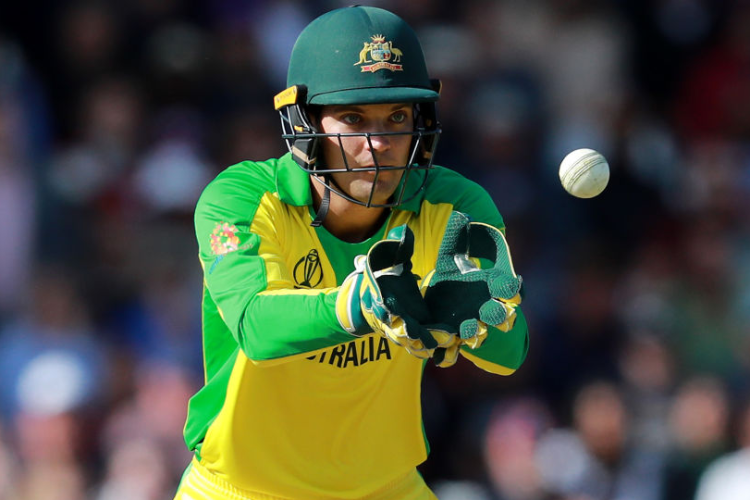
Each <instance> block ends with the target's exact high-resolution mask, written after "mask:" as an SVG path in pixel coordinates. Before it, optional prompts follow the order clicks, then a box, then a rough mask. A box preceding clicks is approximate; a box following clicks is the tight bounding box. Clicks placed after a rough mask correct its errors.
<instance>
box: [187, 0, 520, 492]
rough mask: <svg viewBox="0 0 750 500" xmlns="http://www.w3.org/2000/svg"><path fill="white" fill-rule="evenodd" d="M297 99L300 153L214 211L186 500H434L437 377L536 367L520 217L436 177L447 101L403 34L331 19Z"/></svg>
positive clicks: (284, 106) (221, 191)
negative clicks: (467, 370) (432, 394)
mask: <svg viewBox="0 0 750 500" xmlns="http://www.w3.org/2000/svg"><path fill="white" fill-rule="evenodd" d="M287 83H288V88H287V89H286V90H284V91H283V92H281V93H279V94H278V95H277V96H276V98H275V107H276V109H277V110H278V111H279V113H280V117H281V124H282V131H283V133H282V137H283V139H284V141H285V142H286V144H287V146H288V149H289V153H288V154H286V155H284V156H282V157H281V158H278V159H269V160H265V161H243V162H241V163H238V164H236V165H233V166H231V167H229V168H227V169H226V170H224V171H223V172H222V173H220V174H219V175H218V176H217V177H216V179H215V180H214V181H213V182H211V183H210V184H209V185H208V186H207V187H206V189H205V191H204V192H203V194H202V196H201V198H200V200H199V202H198V204H197V207H196V211H195V230H196V236H197V239H198V244H199V247H200V261H201V264H202V266H203V271H204V293H203V304H202V307H203V319H202V321H203V349H204V370H205V385H204V386H203V387H202V388H201V389H200V390H199V391H198V392H197V393H196V394H195V395H194V396H193V397H192V398H191V399H190V402H189V406H188V416H187V421H186V424H185V429H184V434H185V441H186V443H187V445H188V447H189V448H190V449H191V450H192V451H193V452H194V453H195V458H194V459H193V460H192V463H191V464H190V465H189V467H188V469H187V470H186V472H185V475H184V476H183V479H182V481H181V484H180V486H179V489H178V491H177V494H176V497H175V498H176V500H225V499H227V500H228V499H232V500H249V499H252V500H282V499H283V500H290V499H295V500H315V499H365V498H366V499H371V500H376V499H377V500H391V499H393V500H395V499H399V500H401V499H414V500H418V499H424V500H427V499H434V498H435V495H434V494H433V493H432V492H431V491H430V489H429V488H428V487H427V485H426V484H425V482H424V481H423V480H422V478H421V476H420V475H419V473H418V472H417V469H416V467H417V466H418V465H419V464H420V463H422V462H423V461H424V460H426V458H427V455H428V452H429V447H428V444H427V439H426V436H425V435H424V431H423V425H422V414H421V412H422V409H421V406H420V385H421V379H422V373H423V370H424V367H425V364H426V363H435V364H437V365H438V366H441V367H445V368H446V369H449V367H450V366H451V365H453V364H454V363H455V362H456V360H457V358H458V357H459V356H463V357H465V358H467V359H468V360H470V361H471V362H472V363H474V364H475V365H476V366H477V367H478V368H480V369H483V370H487V371H489V372H492V373H496V374H500V375H509V374H511V373H513V372H514V371H515V370H516V369H517V368H518V367H519V366H520V364H521V363H522V362H523V360H524V358H525V356H526V351H527V347H528V332H527V326H526V321H525V319H524V316H523V314H522V312H521V309H520V308H519V304H520V301H521V298H520V296H521V295H520V292H521V287H522V286H521V285H522V283H521V277H520V276H519V275H517V274H516V272H515V270H514V268H513V263H512V260H511V256H510V251H509V249H508V246H507V243H506V240H505V236H504V231H505V228H504V225H503V219H502V217H501V216H500V213H499V212H498V210H497V208H496V207H495V205H494V204H493V202H492V200H491V198H490V196H489V195H488V193H487V192H486V191H485V190H484V189H483V188H482V187H480V186H479V185H478V184H476V183H474V182H472V181H469V180H468V179H466V178H464V177H462V176H461V175H460V174H458V173H456V172H454V171H452V170H449V169H447V168H444V167H440V166H437V165H433V155H434V153H435V148H436V146H437V142H438V137H439V135H440V125H439V122H438V120H437V114H436V102H437V100H438V96H439V84H438V83H437V82H435V81H432V80H430V78H429V77H428V74H427V69H426V65H425V61H424V56H423V53H422V48H421V46H420V43H419V41H418V39H417V37H416V35H415V33H414V31H413V30H412V29H411V28H410V27H409V26H408V25H407V24H406V23H405V22H404V21H403V20H402V19H401V18H399V17H397V16H396V15H394V14H392V13H391V12H388V11H386V10H382V9H378V8H373V7H362V6H354V7H347V8H342V9H337V10H334V11H331V12H328V13H327V14H324V15H322V16H321V17H319V18H317V19H315V20H314V21H313V22H312V23H310V25H308V26H307V27H306V28H305V29H304V31H303V32H302V33H301V34H300V36H299V38H298V40H297V42H296V44H295V46H294V49H293V51H292V55H291V60H290V63H289V72H288V82H287Z"/></svg>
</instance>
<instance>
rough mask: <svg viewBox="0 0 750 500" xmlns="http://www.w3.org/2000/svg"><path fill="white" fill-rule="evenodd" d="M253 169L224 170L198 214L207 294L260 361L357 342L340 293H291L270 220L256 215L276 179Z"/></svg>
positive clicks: (247, 350) (250, 355)
mask: <svg viewBox="0 0 750 500" xmlns="http://www.w3.org/2000/svg"><path fill="white" fill-rule="evenodd" d="M251 166H256V167H258V165H256V164H249V165H242V164H241V165H240V166H235V167H230V169H228V170H227V171H225V172H224V173H222V174H221V175H220V176H219V177H218V178H217V179H216V180H214V181H213V182H212V183H211V184H209V186H208V187H207V188H206V189H205V191H204V193H203V194H202V196H201V198H200V199H199V201H198V204H197V206H196V210H195V230H196V237H197V240H198V246H199V255H200V260H201V265H202V267H203V271H204V286H205V293H206V294H208V296H209V297H208V299H210V301H211V302H212V303H213V304H214V305H215V310H216V313H217V314H218V315H220V316H221V319H222V320H223V323H224V324H225V325H226V327H227V329H228V330H229V332H230V333H231V335H232V337H234V339H235V340H236V341H237V343H238V344H239V346H240V347H241V348H242V350H243V351H244V353H245V354H246V355H247V357H248V358H249V359H250V360H252V361H255V362H270V361H274V360H276V361H279V360H282V361H283V360H288V359H291V357H294V356H297V355H309V353H311V352H313V351H316V350H319V349H323V348H326V347H330V346H333V345H337V344H339V343H342V342H347V341H350V340H352V337H351V336H350V335H349V334H348V333H346V332H345V331H344V330H343V328H341V327H340V325H339V323H338V321H337V320H336V316H335V308H334V305H335V300H336V297H337V294H338V288H323V289H315V290H307V289H304V290H303V289H295V288H294V284H293V282H292V280H291V279H290V274H289V270H288V269H287V266H286V264H285V261H284V258H283V252H282V248H281V242H280V240H279V238H278V236H277V234H276V231H275V227H274V225H273V221H272V220H269V219H268V217H266V216H265V215H264V214H263V213H259V211H260V212H262V208H261V204H262V200H263V198H264V197H266V196H268V195H269V192H271V191H272V190H273V186H274V183H273V179H272V178H266V177H263V176H261V175H260V174H259V173H257V172H255V171H254V170H251V168H250V167H251ZM242 167H244V168H242ZM250 174H252V175H250ZM268 175H269V176H270V173H269V174H268ZM205 300H206V299H204V301H205ZM206 314H207V312H206V308H205V307H204V316H205V315H206ZM209 314H210V312H209ZM204 323H205V321H204Z"/></svg>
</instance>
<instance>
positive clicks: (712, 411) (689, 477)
mask: <svg viewBox="0 0 750 500" xmlns="http://www.w3.org/2000/svg"><path fill="white" fill-rule="evenodd" d="M727 396H728V395H727V393H726V390H725V388H724V387H723V384H722V383H721V381H720V380H719V379H717V378H714V377H708V376H705V377H703V376H702V377H693V378H690V379H688V380H685V381H684V382H683V383H682V384H681V385H680V387H679V388H678V391H677V394H675V396H674V400H673V402H672V407H671V409H670V414H669V419H668V422H669V428H670V430H671V431H672V435H671V442H672V445H671V447H670V450H669V453H668V456H667V459H666V462H665V466H664V490H663V494H662V496H661V499H662V500H685V499H686V498H688V499H691V498H694V496H695V492H696V487H697V484H698V479H699V478H700V476H701V474H702V473H703V471H704V469H705V468H706V466H707V465H708V464H709V463H711V462H712V461H713V460H714V459H716V458H717V457H719V456H721V455H722V454H724V453H726V452H727V451H728V448H729V436H728V431H729V429H728V422H729V420H728V419H729V406H728V400H727Z"/></svg>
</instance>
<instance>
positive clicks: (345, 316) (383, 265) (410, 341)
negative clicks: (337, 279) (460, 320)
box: [336, 225, 454, 359]
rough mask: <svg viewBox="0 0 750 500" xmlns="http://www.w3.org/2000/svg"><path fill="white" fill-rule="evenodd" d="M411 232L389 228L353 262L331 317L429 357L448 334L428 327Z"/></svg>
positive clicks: (355, 330) (445, 343)
mask: <svg viewBox="0 0 750 500" xmlns="http://www.w3.org/2000/svg"><path fill="white" fill-rule="evenodd" d="M413 252H414V233H412V231H411V229H409V228H408V226H406V225H402V226H399V227H397V228H394V229H393V230H391V231H390V232H389V233H388V235H387V237H386V238H385V239H384V240H382V241H379V242H377V243H375V245H373V246H372V248H370V251H369V252H368V253H367V255H358V256H357V257H356V258H355V259H354V265H355V270H354V271H353V272H352V273H351V274H349V276H347V277H346V279H345V280H344V282H343V283H342V285H341V287H340V289H339V295H338V297H337V299H336V316H337V318H338V320H339V323H340V324H341V326H343V327H344V329H345V330H346V331H347V332H349V333H351V334H352V335H356V336H361V335H365V334H368V333H370V332H375V333H379V334H381V335H383V336H385V337H387V338H388V339H390V340H391V341H393V342H395V343H396V344H398V345H400V346H402V347H404V348H405V349H406V350H407V351H408V352H409V353H411V354H413V355H414V356H416V357H418V358H421V359H425V358H429V357H432V355H433V353H434V351H435V349H437V348H439V347H444V346H448V345H450V344H451V343H452V342H453V337H454V336H453V335H451V334H450V333H448V332H447V331H441V330H439V329H435V328H429V327H428V326H427V325H428V324H430V323H431V320H430V312H429V310H428V309H427V304H426V303H425V302H424V299H423V297H422V294H421V292H420V290H419V285H418V284H417V279H416V277H415V276H414V275H413V274H412V272H411V269H412V264H411V256H412V253H413Z"/></svg>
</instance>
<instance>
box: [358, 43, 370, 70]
mask: <svg viewBox="0 0 750 500" xmlns="http://www.w3.org/2000/svg"><path fill="white" fill-rule="evenodd" d="M369 53H370V44H369V43H368V42H365V46H364V47H363V48H362V50H360V51H359V62H355V63H354V65H355V66H356V65H357V64H362V63H368V62H372V61H370V60H369V59H367V54H369Z"/></svg>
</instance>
